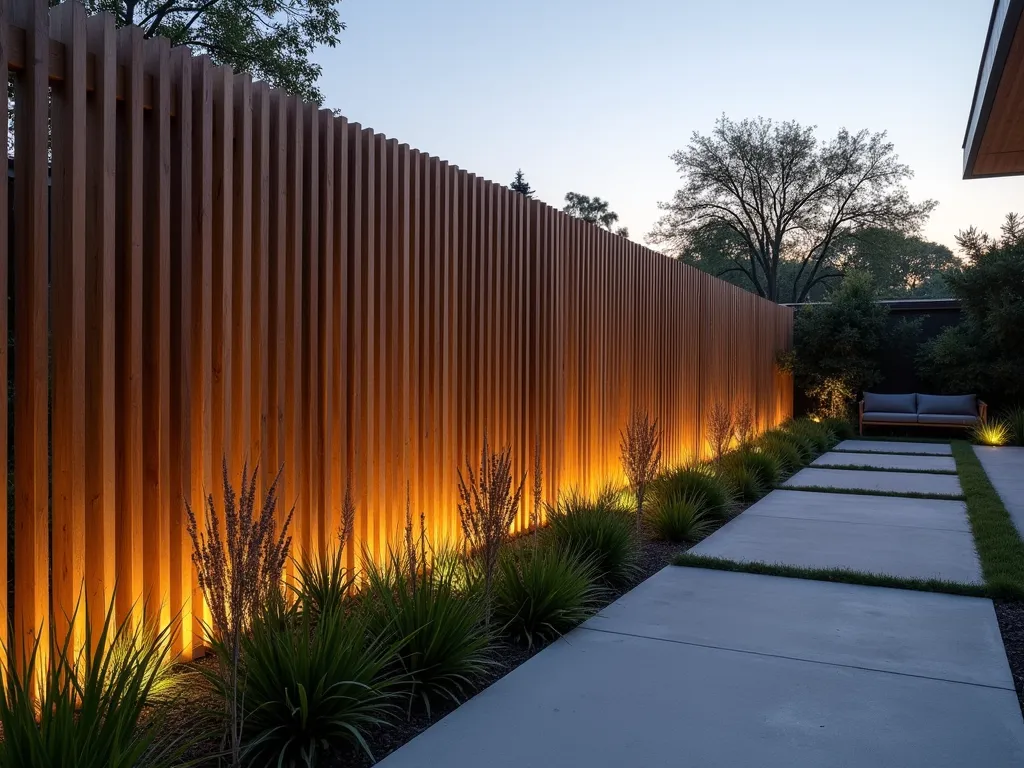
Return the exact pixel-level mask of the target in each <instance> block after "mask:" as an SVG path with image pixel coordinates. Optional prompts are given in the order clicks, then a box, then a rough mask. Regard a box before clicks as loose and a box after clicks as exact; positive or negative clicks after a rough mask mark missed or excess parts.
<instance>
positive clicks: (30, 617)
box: [10, 0, 49, 663]
mask: <svg viewBox="0 0 1024 768" xmlns="http://www.w3.org/2000/svg"><path fill="white" fill-rule="evenodd" d="M10 8H11V21H12V22H14V23H16V24H20V25H21V26H22V27H23V28H24V29H25V30H26V45H25V68H24V70H23V71H22V72H21V73H20V74H19V75H18V77H16V78H15V80H14V151H15V154H16V156H17V165H16V166H15V171H16V173H15V179H14V182H15V187H14V216H15V219H14V234H15V243H14V296H15V302H16V303H15V312H16V313H17V319H16V320H15V324H14V332H15V339H14V345H15V349H17V350H18V354H17V356H16V358H15V370H14V392H15V396H14V397H15V399H14V424H15V433H14V509H15V514H14V523H15V533H14V546H15V558H14V615H13V619H14V622H13V623H14V637H13V638H12V640H13V643H12V645H13V648H14V653H15V660H16V661H17V662H19V663H20V662H21V661H23V660H25V659H27V656H28V654H29V653H30V652H31V650H32V647H33V645H34V643H35V640H36V638H38V637H40V634H39V633H40V632H42V633H43V634H42V636H43V637H45V636H46V632H47V626H48V614H49V610H48V609H49V605H48V603H49V589H48V584H47V580H48V571H49V552H48V548H49V526H48V517H49V488H48V481H49V478H48V473H47V459H48V456H47V453H48V445H47V443H48V434H47V416H48V413H47V410H48V402H47V378H48V370H47V365H48V360H47V357H48V355H47V268H46V267H47V261H48V259H47V248H48V243H47V210H46V182H47V106H48V104H47V97H48V94H47V78H46V75H47V72H46V62H45V55H46V51H47V48H48V37H47V27H48V24H47V19H46V7H45V6H44V5H42V4H40V3H35V2H31V0H18V2H15V3H11V5H10ZM45 651H46V649H45V648H44V649H43V652H44V653H45Z"/></svg>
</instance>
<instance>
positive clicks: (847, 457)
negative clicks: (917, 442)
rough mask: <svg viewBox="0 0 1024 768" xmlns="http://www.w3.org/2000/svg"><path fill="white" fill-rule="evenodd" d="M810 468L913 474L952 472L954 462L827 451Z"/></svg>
mask: <svg viewBox="0 0 1024 768" xmlns="http://www.w3.org/2000/svg"><path fill="white" fill-rule="evenodd" d="M811 466H812V467H878V468H879V469H909V470H914V471H915V472H954V471H956V462H955V461H953V457H952V456H921V455H917V456H905V455H901V454H896V453H894V454H885V453H852V452H846V451H829V452H828V453H823V454H822V455H821V456H819V457H818V458H816V459H815V460H814V461H812V462H811Z"/></svg>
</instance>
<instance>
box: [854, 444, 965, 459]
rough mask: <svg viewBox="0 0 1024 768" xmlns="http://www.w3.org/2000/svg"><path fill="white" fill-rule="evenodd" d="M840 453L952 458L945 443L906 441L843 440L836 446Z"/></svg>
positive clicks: (950, 449) (951, 450)
mask: <svg viewBox="0 0 1024 768" xmlns="http://www.w3.org/2000/svg"><path fill="white" fill-rule="evenodd" d="M836 449H837V450H840V451H857V452H860V453H919V454H925V455H928V456H952V455H953V449H952V448H950V447H949V445H948V444H947V443H915V442H911V441H907V440H843V442H841V443H840V444H839V445H837V446H836Z"/></svg>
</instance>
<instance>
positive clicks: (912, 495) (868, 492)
mask: <svg viewBox="0 0 1024 768" xmlns="http://www.w3.org/2000/svg"><path fill="white" fill-rule="evenodd" d="M812 469H824V467H812ZM836 469H839V467H836ZM775 489H776V490H779V491H811V492H814V493H846V494H852V495H854V496H896V497H898V498H903V499H940V500H942V501H963V500H964V497H963V496H958V495H956V494H953V493H919V492H917V491H876V490H873V489H869V488H837V487H836V486H833V485H822V486H818V485H776V486H775Z"/></svg>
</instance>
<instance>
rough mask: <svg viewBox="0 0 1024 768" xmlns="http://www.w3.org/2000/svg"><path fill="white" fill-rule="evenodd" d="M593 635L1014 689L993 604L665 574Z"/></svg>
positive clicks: (739, 576) (714, 574)
mask: <svg viewBox="0 0 1024 768" xmlns="http://www.w3.org/2000/svg"><path fill="white" fill-rule="evenodd" d="M583 626H584V627H586V628H588V629H599V630H604V631H606V632H619V633H623V634H632V635H640V636H643V637H651V638H657V639H659V640H672V641H674V642H681V643H691V644H695V645H703V646H710V647H715V648H731V649H733V650H742V651H748V652H751V653H764V654H769V655H772V656H785V657H788V658H798V659H803V660H806V661H818V662H821V663H825V664H841V665H843V666H850V667H858V668H860V669H874V670H878V671H883V672H899V673H901V674H906V675H917V676H920V677H931V678H936V679H940V680H953V681H956V682H961V683H973V684H976V685H989V686H992V687H994V688H1005V689H1006V690H1013V677H1012V676H1011V674H1010V667H1009V665H1008V664H1007V662H1006V654H1005V653H1004V652H1003V642H1002V639H1001V638H1000V635H999V626H998V624H997V623H996V616H995V611H994V610H993V608H992V602H991V601H990V600H981V599H978V598H973V597H961V596H959V595H940V594H934V593H922V592H911V591H908V590H903V589H886V588H883V587H865V586H860V585H857V584H831V583H829V582H824V581H808V580H804V579H788V578H782V577H779V576H759V575H752V574H747V573H728V572H726V571H714V570H706V569H703V568H673V567H670V568H665V569H663V570H661V571H659V572H658V573H657V574H655V575H654V576H652V577H651V578H650V579H648V580H647V581H645V582H644V583H643V584H641V585H640V586H638V587H637V588H636V589H634V590H633V591H632V592H630V593H629V595H627V596H624V597H622V598H621V599H619V600H617V601H615V602H614V603H612V604H611V605H609V606H608V607H607V608H604V609H603V610H602V611H601V612H600V613H599V614H598V615H597V616H595V617H594V618H592V619H590V620H589V621H587V622H586V623H585V624H584V625H583Z"/></svg>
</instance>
